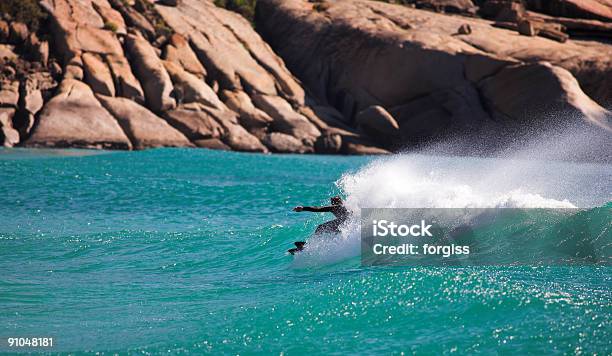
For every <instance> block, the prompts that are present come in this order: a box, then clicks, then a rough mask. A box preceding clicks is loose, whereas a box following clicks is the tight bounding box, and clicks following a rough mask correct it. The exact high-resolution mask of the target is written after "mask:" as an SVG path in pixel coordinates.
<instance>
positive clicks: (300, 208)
mask: <svg viewBox="0 0 612 356" xmlns="http://www.w3.org/2000/svg"><path fill="white" fill-rule="evenodd" d="M302 210H304V207H303V206H296V207H295V208H293V211H295V212H298V213H299V212H300V211H302Z"/></svg>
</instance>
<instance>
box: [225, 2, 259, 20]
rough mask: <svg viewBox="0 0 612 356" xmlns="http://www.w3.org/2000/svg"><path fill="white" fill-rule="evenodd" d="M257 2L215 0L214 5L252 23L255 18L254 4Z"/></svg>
mask: <svg viewBox="0 0 612 356" xmlns="http://www.w3.org/2000/svg"><path fill="white" fill-rule="evenodd" d="M256 3H257V0H215V5H217V6H219V7H222V8H224V9H228V10H231V11H235V12H237V13H239V14H240V15H242V16H244V17H245V18H246V19H247V20H249V21H251V23H252V22H253V19H254V18H255V4H256Z"/></svg>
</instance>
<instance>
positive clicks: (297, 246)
mask: <svg viewBox="0 0 612 356" xmlns="http://www.w3.org/2000/svg"><path fill="white" fill-rule="evenodd" d="M293 244H294V245H295V248H290V249H288V250H287V252H289V253H290V254H292V255H295V254H296V253H298V252H300V251H302V250H303V249H304V245H306V242H304V241H296V242H294V243H293Z"/></svg>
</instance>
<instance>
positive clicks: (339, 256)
mask: <svg viewBox="0 0 612 356" xmlns="http://www.w3.org/2000/svg"><path fill="white" fill-rule="evenodd" d="M551 165H552V166H551ZM568 167H569V166H562V167H560V166H559V163H550V164H548V165H547V164H546V163H544V162H535V163H534V162H522V161H513V160H502V159H476V158H462V157H439V156H426V155H418V154H402V155H396V156H392V157H385V158H380V159H377V160H375V161H373V162H371V163H370V164H368V165H366V166H365V167H363V168H361V169H360V170H358V171H357V172H353V173H346V174H344V175H343V176H342V177H341V178H340V179H339V180H338V181H337V182H336V185H337V187H338V188H339V190H340V191H341V192H342V194H343V195H344V196H345V203H346V206H347V208H348V209H349V211H351V213H352V218H351V219H349V221H347V222H346V223H345V224H344V226H342V227H341V231H340V233H339V234H334V235H325V236H313V237H311V238H310V239H309V241H308V244H307V245H306V248H305V250H304V252H303V253H302V254H300V255H299V256H297V257H296V258H295V260H294V265H295V266H297V267H305V266H317V265H321V264H323V265H329V264H333V263H338V262H341V261H343V260H346V259H349V258H352V257H356V256H358V255H359V254H360V242H361V240H360V239H361V238H360V217H359V214H360V209H362V208H520V209H527V208H548V209H566V208H577V205H578V204H577V203H576V202H575V201H574V199H573V198H575V197H578V198H579V199H576V200H581V202H582V203H583V204H584V199H585V197H584V196H583V194H582V193H580V192H574V194H572V192H571V189H569V188H570V187H569V185H568V184H564V183H566V182H568V181H569V182H574V180H572V179H569V180H568V176H571V175H572V173H574V171H575V173H576V174H580V173H581V172H582V171H583V169H581V168H580V167H579V166H576V165H573V166H571V167H573V168H571V167H570V168H568ZM538 172H539V173H540V174H542V173H543V174H544V177H540V176H538ZM555 172H556V173H555ZM560 173H561V174H560ZM581 179H584V177H583V178H581ZM594 179H597V177H595V178H594ZM582 183H583V184H588V182H582ZM564 195H566V197H563V196H564ZM600 199H601V198H600Z"/></svg>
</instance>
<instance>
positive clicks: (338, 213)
mask: <svg viewBox="0 0 612 356" xmlns="http://www.w3.org/2000/svg"><path fill="white" fill-rule="evenodd" d="M302 210H303V211H311V212H313V213H332V214H334V216H335V217H336V218H335V219H334V220H332V221H328V222H326V223H323V224H321V225H319V226H318V227H317V229H316V230H315V233H316V234H318V233H322V232H328V233H329V232H331V233H335V232H338V228H339V227H340V225H342V223H344V222H345V221H346V219H348V217H349V212H348V210H347V209H346V208H345V207H344V205H329V206H321V207H316V206H305V207H304V208H303V209H302Z"/></svg>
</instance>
